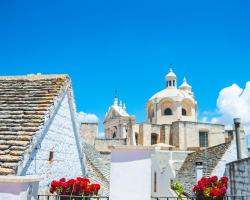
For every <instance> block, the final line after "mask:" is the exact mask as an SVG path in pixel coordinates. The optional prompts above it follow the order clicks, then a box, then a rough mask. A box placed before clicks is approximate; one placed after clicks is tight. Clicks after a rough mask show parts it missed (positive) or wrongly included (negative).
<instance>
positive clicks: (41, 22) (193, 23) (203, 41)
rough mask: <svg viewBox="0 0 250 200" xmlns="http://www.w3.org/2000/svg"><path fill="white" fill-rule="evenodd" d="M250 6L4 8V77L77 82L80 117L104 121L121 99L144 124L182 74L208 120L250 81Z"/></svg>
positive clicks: (0, 13) (0, 34)
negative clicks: (171, 77) (224, 95)
mask: <svg viewBox="0 0 250 200" xmlns="http://www.w3.org/2000/svg"><path fill="white" fill-rule="evenodd" d="M249 9H250V2H249V1H247V0H246V1H241V0H238V1H230V0H227V1H223V0H221V1H213V0H209V1H198V0H197V1H194V0H190V1H184V0H183V1H182V0H179V1H169V0H162V1H160V0H159V1H147V0H141V1H135V0H133V1H128V0H126V1H96V0H91V1H84V0H72V1H64V0H54V1H51V0H43V1H34V0H30V1H28V0H23V1H18V0H16V1H15V0H12V1H9V0H2V1H0V27H1V29H0V75H17V74H27V73H38V72H41V73H44V74H47V73H48V74H54V73H56V74H61V73H67V74H69V75H70V76H71V78H72V81H73V86H74V92H75V97H76V103H77V109H78V111H84V112H87V113H95V114H96V115H97V116H98V117H99V118H100V120H102V119H103V117H104V115H105V112H106V111H107V108H108V106H109V105H110V104H111V103H112V102H113V97H114V91H115V89H117V90H118V96H119V97H120V98H121V99H122V100H123V101H124V102H125V103H126V104H127V109H128V112H129V113H130V114H134V115H136V116H137V119H138V121H139V122H140V121H144V119H145V104H146V101H147V99H148V98H150V96H152V95H153V94H154V93H155V92H157V91H159V90H161V89H163V88H164V87H165V81H164V76H165V74H166V73H167V72H168V70H169V65H170V64H171V63H172V64H173V69H174V71H175V72H176V74H177V75H178V78H179V83H180V82H181V81H182V79H183V77H184V76H186V77H187V79H188V82H189V83H190V84H191V85H192V86H193V90H194V92H195V95H196V98H197V100H198V104H199V105H198V106H199V111H200V118H201V117H202V113H203V112H204V111H210V112H213V111H214V110H215V109H216V100H217V97H218V95H219V92H220V90H221V89H223V88H225V87H228V86H230V85H232V84H233V83H237V84H238V85H239V86H240V87H242V88H244V87H245V84H246V82H247V81H248V80H249V79H250V78H249V75H250V37H249V35H250V12H249Z"/></svg>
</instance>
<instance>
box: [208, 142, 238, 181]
mask: <svg viewBox="0 0 250 200" xmlns="http://www.w3.org/2000/svg"><path fill="white" fill-rule="evenodd" d="M236 160H237V149H236V141H232V143H231V145H230V147H229V148H228V150H227V151H226V153H225V154H224V155H223V157H222V158H221V159H220V161H219V163H218V164H217V166H216V167H215V168H214V171H213V172H212V174H211V175H212V176H218V177H222V176H224V175H225V171H226V164H228V163H230V162H233V161H236Z"/></svg>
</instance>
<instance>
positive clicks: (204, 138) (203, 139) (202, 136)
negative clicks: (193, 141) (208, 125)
mask: <svg viewBox="0 0 250 200" xmlns="http://www.w3.org/2000/svg"><path fill="white" fill-rule="evenodd" d="M199 140H200V147H208V133H207V132H200V133H199Z"/></svg>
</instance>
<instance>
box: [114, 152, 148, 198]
mask: <svg viewBox="0 0 250 200" xmlns="http://www.w3.org/2000/svg"><path fill="white" fill-rule="evenodd" d="M110 176H111V177H110V200H150V199H151V157H150V150H138V149H133V150H131V149H130V150H129V149H120V150H118V149H115V150H112V152H111V175H110Z"/></svg>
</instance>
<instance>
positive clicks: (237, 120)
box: [234, 118, 242, 160]
mask: <svg viewBox="0 0 250 200" xmlns="http://www.w3.org/2000/svg"><path fill="white" fill-rule="evenodd" d="M240 125H241V121H240V118H235V119H234V126H235V135H236V146H237V159H238V160H240V159H242V146H241V139H240Z"/></svg>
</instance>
